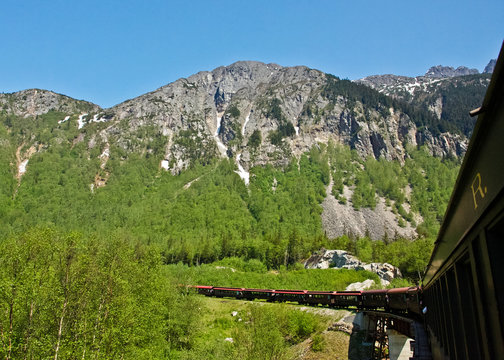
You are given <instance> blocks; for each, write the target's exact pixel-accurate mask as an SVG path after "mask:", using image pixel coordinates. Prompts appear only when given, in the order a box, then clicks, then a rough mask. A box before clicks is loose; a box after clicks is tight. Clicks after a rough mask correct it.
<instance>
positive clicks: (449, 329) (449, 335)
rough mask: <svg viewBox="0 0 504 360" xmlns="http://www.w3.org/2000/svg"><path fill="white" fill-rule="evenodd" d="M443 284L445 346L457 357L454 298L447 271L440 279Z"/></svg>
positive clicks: (449, 353) (446, 349)
mask: <svg viewBox="0 0 504 360" xmlns="http://www.w3.org/2000/svg"><path fill="white" fill-rule="evenodd" d="M440 285H441V293H442V294H444V296H443V318H444V324H445V338H446V342H447V346H446V347H445V351H446V352H447V354H448V355H449V356H450V358H451V359H456V358H457V356H456V353H455V339H454V338H453V326H452V322H451V310H450V302H451V300H452V294H450V292H449V290H448V286H447V283H446V273H445V274H444V275H443V276H442V277H441V279H440Z"/></svg>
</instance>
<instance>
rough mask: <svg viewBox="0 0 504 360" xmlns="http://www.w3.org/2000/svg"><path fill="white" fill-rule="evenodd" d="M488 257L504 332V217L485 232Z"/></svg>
mask: <svg viewBox="0 0 504 360" xmlns="http://www.w3.org/2000/svg"><path fill="white" fill-rule="evenodd" d="M487 247H488V257H489V259H490V267H491V271H492V274H493V285H494V293H495V297H496V300H497V310H498V312H499V319H500V326H501V331H503V330H504V261H502V254H504V217H502V218H501V219H500V220H499V221H498V222H497V224H495V225H494V226H492V227H491V228H490V229H489V230H488V231H487Z"/></svg>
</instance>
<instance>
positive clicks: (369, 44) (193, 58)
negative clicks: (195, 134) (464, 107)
mask: <svg viewBox="0 0 504 360" xmlns="http://www.w3.org/2000/svg"><path fill="white" fill-rule="evenodd" d="M1 4H2V6H1V7H0V32H1V33H2V37H1V38H0V92H4V93H8V92H14V91H19V90H24V89H30V88H39V89H47V90H51V91H55V92H57V93H61V94H65V95H68V96H71V97H73V98H76V99H82V100H87V101H91V102H93V103H95V104H98V105H100V106H102V107H104V108H107V107H111V106H113V105H115V104H118V103H120V102H123V101H125V100H127V99H131V98H134V97H136V96H139V95H142V94H144V93H146V92H149V91H153V90H155V89H157V88H159V87H161V86H163V85H166V84H168V83H170V82H173V81H175V80H177V79H178V78H181V77H188V76H190V75H192V74H194V73H197V72H199V71H211V70H213V69H214V68H216V67H219V66H222V65H229V64H231V63H233V62H235V61H239V60H256V61H262V62H265V63H276V64H279V65H282V66H295V65H305V66H308V67H310V68H315V69H319V70H321V71H324V72H327V73H331V74H334V75H336V76H339V77H340V78H347V79H351V80H354V79H359V78H362V77H365V76H368V75H375V74H396V75H405V76H418V75H423V74H424V73H425V72H426V71H427V70H428V69H429V68H430V67H431V66H434V65H445V66H453V67H458V66H467V67H469V68H476V69H478V70H479V71H480V72H481V71H482V70H483V68H484V67H485V65H486V64H487V63H488V61H489V60H490V59H493V58H496V57H497V55H498V53H499V51H500V48H501V46H502V42H503V40H504V1H502V0H478V1H466V0H457V1H453V0H442V1H440V0H434V1H432V0H422V1H407V0H400V1H396V0H391V1H387V0H381V1H376V0H367V1H364V0H345V1H340V0H332V1H330V0H311V1H306V0H304V1H297V0H289V1H283V0H267V1H264V0H253V1H247V2H245V1H241V0H233V1H231V0H219V1H203V0H185V1H170V0H160V1H158V0H139V1H133V0H121V1H116V0H99V1H95V0H78V1H74V0H50V1H47V0H22V1H20V0H1Z"/></svg>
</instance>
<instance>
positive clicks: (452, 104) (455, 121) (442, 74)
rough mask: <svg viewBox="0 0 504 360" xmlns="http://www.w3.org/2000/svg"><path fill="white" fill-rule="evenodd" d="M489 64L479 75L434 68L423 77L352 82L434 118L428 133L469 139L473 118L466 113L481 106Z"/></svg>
mask: <svg viewBox="0 0 504 360" xmlns="http://www.w3.org/2000/svg"><path fill="white" fill-rule="evenodd" d="M491 63H492V62H490V63H489V65H487V68H485V69H486V70H488V72H484V73H483V74H479V73H478V71H477V70H476V69H472V70H469V69H467V68H465V67H459V68H457V69H456V70H454V69H453V68H452V67H443V66H436V67H432V68H430V69H429V70H428V71H427V73H426V74H425V76H417V77H407V76H397V75H373V76H368V77H365V78H363V79H359V80H356V82H357V83H359V84H363V85H366V86H369V87H370V88H372V89H375V90H377V91H378V92H380V93H381V94H385V95H387V96H391V97H393V98H394V99H399V100H402V101H404V102H406V103H408V104H410V105H412V106H413V107H415V108H417V109H421V110H423V111H425V112H428V113H430V114H431V115H434V116H435V117H436V119H437V121H436V122H435V123H433V125H434V127H432V126H431V131H432V130H433V129H434V131H436V130H437V131H438V132H440V133H445V132H449V133H451V134H455V133H461V134H463V135H464V136H465V137H470V136H471V133H472V129H473V127H474V124H475V121H476V119H475V118H472V117H471V116H470V115H469V111H471V110H472V109H475V108H477V107H479V106H480V105H481V101H482V99H483V97H484V96H485V93H486V89H487V87H488V84H489V83H490V78H491V71H490V69H491Z"/></svg>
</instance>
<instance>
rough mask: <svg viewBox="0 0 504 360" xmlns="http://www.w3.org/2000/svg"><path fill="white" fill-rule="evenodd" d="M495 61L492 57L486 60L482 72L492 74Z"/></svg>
mask: <svg viewBox="0 0 504 360" xmlns="http://www.w3.org/2000/svg"><path fill="white" fill-rule="evenodd" d="M496 63H497V60H496V59H492V60H490V61H489V62H488V64H487V66H485V69H484V70H483V74H492V73H493V71H494V69H495V64H496Z"/></svg>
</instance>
